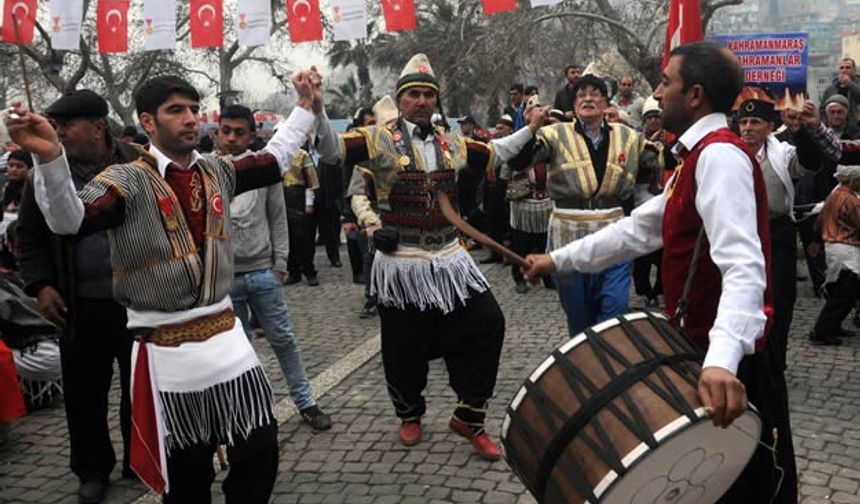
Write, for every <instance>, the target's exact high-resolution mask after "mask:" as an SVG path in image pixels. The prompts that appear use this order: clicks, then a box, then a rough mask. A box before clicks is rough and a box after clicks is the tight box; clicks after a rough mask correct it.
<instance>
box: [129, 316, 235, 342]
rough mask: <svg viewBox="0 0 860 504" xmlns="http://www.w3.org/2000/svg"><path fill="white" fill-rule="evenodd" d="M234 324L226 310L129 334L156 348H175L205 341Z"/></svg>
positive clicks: (140, 329)
mask: <svg viewBox="0 0 860 504" xmlns="http://www.w3.org/2000/svg"><path fill="white" fill-rule="evenodd" d="M235 323H236V315H235V314H234V313H233V310H232V309H230V308H226V309H224V310H223V311H220V312H218V313H213V314H211V315H204V316H202V317H197V318H196V319H193V320H189V321H187V322H180V323H178V324H167V325H163V326H160V327H156V328H151V327H142V328H138V329H133V330H132V331H131V332H132V334H133V335H134V337H135V339H137V340H139V341H141V340H144V341H146V342H147V343H152V344H154V345H157V346H170V347H175V346H179V345H181V344H183V343H194V342H201V341H206V340H208V339H209V338H211V337H212V336H215V335H216V334H220V333H222V332H226V331H229V330H230V329H232V328H233V326H234V325H235Z"/></svg>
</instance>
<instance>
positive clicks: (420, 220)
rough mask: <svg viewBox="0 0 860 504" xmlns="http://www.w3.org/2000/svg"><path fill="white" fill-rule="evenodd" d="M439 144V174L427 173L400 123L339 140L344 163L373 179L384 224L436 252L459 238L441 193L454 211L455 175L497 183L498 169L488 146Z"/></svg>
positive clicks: (451, 139) (445, 139) (450, 139)
mask: <svg viewBox="0 0 860 504" xmlns="http://www.w3.org/2000/svg"><path fill="white" fill-rule="evenodd" d="M436 139H437V141H436V142H434V146H435V154H436V166H437V169H436V170H434V171H432V172H429V173H428V172H427V171H426V168H425V163H424V160H423V158H422V156H421V155H420V154H419V152H418V151H417V150H416V148H415V146H414V145H413V144H412V143H411V141H410V139H409V134H408V133H407V128H406V127H405V125H404V124H403V123H402V122H401V123H399V124H397V125H395V126H394V127H392V128H387V127H383V126H371V127H367V128H358V129H355V130H352V131H349V132H347V133H344V134H343V135H341V137H340V142H341V149H340V153H341V162H342V163H344V164H361V165H362V166H363V167H365V168H366V169H367V170H369V171H370V173H372V178H373V184H372V185H373V187H374V189H375V195H376V205H377V208H378V210H379V213H380V214H381V218H382V221H383V223H385V224H387V225H392V226H396V227H398V228H399V229H400V231H401V236H407V237H412V238H413V242H414V243H416V244H419V245H421V246H425V247H428V248H438V247H440V246H442V245H444V244H445V243H448V242H450V241H451V239H452V237H453V236H456V234H457V232H456V230H455V228H454V227H453V226H452V225H451V224H450V223H449V222H448V221H447V219H445V218H444V217H443V216H442V214H441V211H440V210H439V205H438V201H437V198H436V193H437V191H444V192H445V193H446V194H447V195H448V197H449V199H450V200H451V202H452V204H453V205H454V206H455V208H456V206H457V184H456V173H457V172H458V171H459V170H463V169H474V170H479V171H481V172H483V173H484V174H486V176H487V177H488V178H490V179H494V178H495V165H496V153H495V150H494V148H493V147H492V146H491V145H489V144H485V143H482V142H478V141H475V140H472V139H469V138H466V137H464V136H462V135H458V134H442V133H441V132H437V133H436ZM428 234H432V235H435V236H432V237H429V236H427V235H428ZM419 235H421V238H420V239H418V238H416V237H417V236H419Z"/></svg>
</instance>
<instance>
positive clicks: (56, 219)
mask: <svg viewBox="0 0 860 504" xmlns="http://www.w3.org/2000/svg"><path fill="white" fill-rule="evenodd" d="M314 126H317V128H318V131H319V132H320V134H327V135H332V136H333V134H332V133H331V127H330V125H329V124H328V118H327V117H326V116H325V113H323V114H320V116H319V117H317V116H315V115H314V114H313V113H311V112H309V111H307V110H305V109H303V108H301V107H295V108H293V111H292V112H291V113H290V116H289V117H288V118H287V121H286V122H285V123H284V125H283V126H282V127H281V128H279V129H278V132H277V133H275V135H274V136H273V137H272V138H271V140H269V143H268V144H266V146H265V147H264V148H263V150H264V151H266V152H268V153H270V154H272V155H273V156H274V157H275V159H276V160H277V162H278V166H280V168H281V175H283V174H284V173H286V172H287V170H288V169H289V168H290V164H291V163H292V160H293V156H294V155H295V153H296V152H297V151H298V150H299V147H301V146H302V145H303V144H304V143H305V141H306V140H307V134H308V133H309V132H310V131H311V130H312V129H313V128H314ZM328 141H330V142H331V141H333V140H328ZM150 153H151V154H152V155H153V156H155V159H156V160H157V161H158V171H159V173H161V176H162V177H163V176H164V173H165V171H166V170H167V165H168V164H170V163H171V160H170V159H169V158H168V157H167V156H165V155H164V153H162V152H161V151H160V150H159V149H158V148H157V147H156V146H155V145H154V144H153V145H151V146H150ZM200 158H201V155H200V153H199V152H197V151H196V150H195V151H194V152H192V154H191V164H190V165H189V166H193V165H194V163H196V162H197V161H198V160H199V159H200ZM33 166H34V169H35V173H34V175H33V190H34V192H35V196H36V203H37V204H38V205H39V208H40V209H41V210H42V214H44V216H45V222H46V223H47V224H48V227H49V228H50V229H51V231H53V232H54V233H56V234H60V235H73V234H76V233H77V232H78V229H80V227H81V223H82V222H83V220H84V204H83V202H81V199H80V198H79V197H78V193H77V190H76V189H75V184H74V182H73V181H72V175H71V173H70V172H69V162H68V160H67V159H66V151H65V149H63V153H62V154H61V155H60V156H59V157H58V158H57V159H55V160H53V161H51V162H49V163H44V164H42V163H40V162H39V157H38V156H36V155H33ZM184 168H188V167H184Z"/></svg>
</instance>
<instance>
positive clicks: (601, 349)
mask: <svg viewBox="0 0 860 504" xmlns="http://www.w3.org/2000/svg"><path fill="white" fill-rule="evenodd" d="M620 322H621V327H622V329H623V330H624V332H625V334H626V335H627V337H628V339H629V340H630V341H631V342H632V343H633V344H634V345H635V346H636V348H637V350H638V351H639V352H640V353H641V355H642V356H643V357H644V358H645V360H644V361H642V362H639V363H637V364H633V363H631V362H630V361H629V360H628V359H627V358H626V357H625V356H624V355H623V354H621V353H620V352H619V351H618V350H617V349H615V348H614V347H613V346H612V345H611V344H609V343H608V342H606V341H605V340H604V338H603V337H602V336H601V335H600V334H599V333H597V332H595V331H593V330H591V329H587V330H586V331H585V335H586V336H587V337H588V339H587V341H588V343H589V345H590V347H591V349H592V351H593V353H594V355H595V356H596V358H597V360H598V361H600V363H601V366H602V367H603V369H604V371H605V372H606V373H607V375H608V376H609V377H610V378H611V380H610V382H609V384H608V385H606V386H605V387H603V388H602V389H601V388H598V386H597V385H595V384H594V382H593V381H592V380H591V379H589V377H587V376H586V375H585V374H584V373H583V372H582V371H581V370H579V369H577V368H576V366H574V365H573V363H572V362H571V361H570V360H569V359H567V358H566V357H565V355H564V354H562V353H561V352H560V351H559V350H555V352H553V358H554V360H555V362H556V363H557V364H558V365H559V368H560V370H561V371H562V373H561V375H562V377H563V378H564V380H565V382H567V385H568V387H569V388H570V390H571V391H572V392H573V393H574V395H575V396H576V398H577V401H578V402H579V403H580V404H581V405H582V407H581V408H580V409H579V410H578V411H577V412H576V414H575V415H573V416H568V415H565V414H564V412H562V411H561V410H560V408H559V407H558V406H557V405H556V404H554V403H553V401H551V400H549V398H548V397H546V394H545V393H544V392H543V391H542V390H541V389H540V388H539V387H537V385H536V384H534V383H532V382H531V381H530V380H527V381H526V384H525V387H526V389H527V391H528V392H529V394H532V395H533V397H535V399H536V400H537V401H538V402H539V403H541V404H542V405H543V406H544V407H546V409H547V411H548V412H551V413H552V414H554V415H556V416H557V418H560V419H563V420H564V424H563V425H562V427H561V429H558V433H557V434H556V436H555V437H554V438H553V439H552V440H551V441H550V442H549V443H548V444H547V447H546V451H545V453H544V455H543V456H542V457H541V458H540V463H539V466H538V469H537V472H536V474H535V491H536V493H535V495H536V496H538V497H539V498H542V497H544V493H545V492H546V486H547V483H548V481H549V477H550V474H551V473H552V471H553V469H554V468H555V466H556V464H557V463H558V461H559V459H560V458H561V457H563V456H565V454H566V453H567V449H566V448H567V446H568V445H569V444H570V442H571V441H572V440H573V438H574V437H578V439H580V440H581V441H583V442H584V443H585V444H587V445H588V446H589V448H590V449H591V450H592V451H593V452H594V453H595V454H596V455H598V456H599V457H600V458H601V459H602V460H603V461H604V463H605V464H606V465H607V466H608V467H609V468H611V469H612V470H613V471H615V473H616V474H618V475H619V476H622V475H624V474H625V473H626V468H625V467H624V465H623V463H622V460H621V459H622V455H621V454H619V453H618V450H617V449H616V448H615V446H614V445H613V443H612V442H611V440H610V437H609V436H608V434H607V432H606V430H605V429H604V428H603V426H602V425H601V424H600V422H599V421H597V417H596V416H597V414H598V413H600V411H601V410H603V409H604V408H605V409H606V410H607V411H609V412H610V413H612V414H613V415H614V416H615V417H616V418H617V419H618V421H619V422H620V423H621V424H622V425H624V426H625V428H627V429H628V430H629V431H630V432H631V433H633V434H634V435H636V436H637V437H638V438H639V439H641V440H642V441H643V442H644V443H645V444H647V445H648V446H649V447H650V448H651V449H652V450H653V449H655V448H656V447H657V445H658V443H657V441H656V439H655V438H654V435H653V432H652V431H651V429H650V427H649V426H648V424H647V421H646V420H645V418H644V416H643V415H642V414H641V412H640V410H639V409H638V407H637V406H636V404H635V402H634V401H633V400H632V398H631V397H630V395H629V393H628V391H629V390H630V388H631V387H632V386H633V385H635V384H636V383H640V382H641V383H643V384H644V385H646V386H647V387H648V388H649V389H650V390H651V391H652V392H653V393H654V394H655V395H657V396H658V397H660V399H662V400H663V401H664V402H665V403H666V404H668V405H670V406H671V407H673V408H674V409H675V410H676V411H678V412H679V413H680V414H682V415H684V416H686V417H688V418H689V419H690V420H691V421H698V416H697V415H696V413H695V411H694V410H693V408H692V407H691V406H690V405H689V404H688V402H687V401H686V399H685V398H684V396H683V395H682V394H681V392H680V391H679V390H678V388H677V387H676V386H675V384H674V383H673V382H672V380H670V379H669V377H668V376H667V374H666V372H665V370H664V369H663V368H664V366H668V367H670V368H672V369H673V370H674V371H675V372H676V373H677V374H678V375H680V376H681V377H683V378H684V379H686V380H687V381H688V382H691V383H695V379H694V369H693V368H692V367H691V366H690V363H692V362H697V361H698V359H699V354H698V352H696V350H695V349H694V348H693V347H692V346H691V345H685V344H684V342H679V341H676V340H674V339H672V338H671V337H670V336H669V335H668V333H667V332H666V331H664V330H661V329H660V322H661V321H659V320H657V319H656V318H654V320H652V322H653V325H654V327H656V328H658V329H657V330H658V332H660V333H661V335H662V336H663V338H664V339H667V340H670V341H669V345H670V346H671V347H673V350H674V351H675V352H677V353H675V354H673V355H665V354H662V353H660V352H658V351H657V349H656V348H654V347H653V346H652V345H651V344H650V343H649V342H647V341H646V340H645V339H644V338H640V337H639V334H638V333H637V332H636V330H635V328H634V327H633V325H632V324H631V323H630V322H629V321H627V320H625V319H624V318H623V317H622V318H621V319H620ZM663 322H664V321H663ZM610 359H611V360H614V361H616V362H617V363H618V364H620V365H621V367H622V368H623V369H624V371H623V372H621V373H620V374H619V373H618V372H616V371H615V369H616V368H615V366H614V365H613V363H612V362H610ZM652 374H654V375H655V376H656V377H657V378H659V381H660V385H662V387H661V386H659V385H658V384H657V383H655V380H654V379H652V378H651V377H650V376H651V375H652ZM691 380H692V381H691ZM619 397H620V398H621V399H622V400H623V401H624V405H625V407H626V408H627V411H629V414H628V413H625V412H624V411H622V410H621V408H619V406H618V405H616V404H614V403H613V401H614V400H615V399H616V398H619ZM510 413H512V412H510V411H509V414H510ZM547 416H549V415H547ZM545 421H546V422H547V423H548V426H549V427H550V429H551V430H555V429H554V426H553V425H549V423H550V421H549V419H548V418H545ZM586 426H590V427H591V430H592V431H593V432H594V434H595V435H596V436H597V439H594V437H592V436H590V435H588V434H587V433H586V432H585V431H584V428H585V427H586ZM571 462H573V463H574V464H575V465H578V464H576V462H575V461H570V462H568V463H571ZM572 473H573V474H568V477H569V478H570V479H571V483H572V484H573V485H574V486H575V487H576V489H577V491H578V492H579V493H580V495H582V496H583V497H584V498H585V499H586V500H587V501H589V502H596V501H597V500H598V499H597V498H596V496H595V495H594V494H593V492H592V488H591V485H589V484H588V482H587V481H585V480H584V479H583V478H584V477H583V473H582V472H579V471H572Z"/></svg>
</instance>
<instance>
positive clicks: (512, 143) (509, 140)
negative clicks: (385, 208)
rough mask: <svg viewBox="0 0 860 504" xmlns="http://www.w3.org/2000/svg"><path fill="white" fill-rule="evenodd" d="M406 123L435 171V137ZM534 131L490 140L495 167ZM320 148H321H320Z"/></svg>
mask: <svg viewBox="0 0 860 504" xmlns="http://www.w3.org/2000/svg"><path fill="white" fill-rule="evenodd" d="M403 122H404V123H405V124H406V128H407V130H408V131H409V136H410V138H411V139H412V145H414V146H415V150H417V151H418V153H419V154H420V155H421V161H423V162H424V169H425V170H426V171H427V172H428V173H429V172H432V171H435V170H436V169H437V168H438V167H437V166H436V147H435V146H434V140H435V137H434V135H433V134H430V135H427V137H426V138H424V139H422V138H421V137H419V136H418V135H417V134H416V133H417V131H418V126H417V125H415V124H413V123H411V122H409V121H407V120H405V119H404V120H403ZM533 136H534V133H532V130H531V129H529V128H528V127H526V128H520V129H519V130H518V131H517V132H516V133H513V134H511V135H508V136H506V137H504V138H495V139H493V140H490V145H492V146H493V149H494V150H495V152H496V157H495V160H496V167H498V166H499V165H501V164H502V163H504V162H505V161H507V160H509V159H511V158H512V157H514V156H516V155H517V154H519V153H520V151H521V150H523V147H525V145H526V143H528V141H529V140H531V139H532V137H533ZM320 150H322V149H320Z"/></svg>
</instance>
